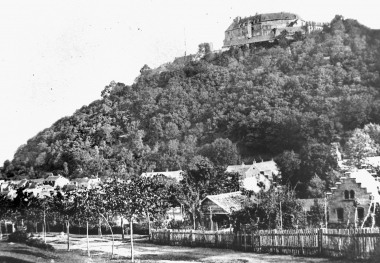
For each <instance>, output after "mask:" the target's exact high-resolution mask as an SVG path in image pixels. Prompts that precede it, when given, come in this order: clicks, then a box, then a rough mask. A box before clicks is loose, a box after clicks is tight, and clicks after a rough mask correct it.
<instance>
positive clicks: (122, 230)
mask: <svg viewBox="0 0 380 263" xmlns="http://www.w3.org/2000/svg"><path fill="white" fill-rule="evenodd" d="M121 240H124V222H123V217H121Z"/></svg>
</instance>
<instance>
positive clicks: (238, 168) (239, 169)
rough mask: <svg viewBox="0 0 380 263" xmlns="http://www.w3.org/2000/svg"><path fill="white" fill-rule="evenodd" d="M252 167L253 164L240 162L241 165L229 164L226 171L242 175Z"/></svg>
mask: <svg viewBox="0 0 380 263" xmlns="http://www.w3.org/2000/svg"><path fill="white" fill-rule="evenodd" d="M251 167H252V165H251V164H250V165H247V164H244V163H243V164H239V165H229V166H227V169H226V172H229V173H238V174H240V175H245V173H246V172H247V171H248V170H249V169H250V168H251Z"/></svg>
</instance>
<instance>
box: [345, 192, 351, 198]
mask: <svg viewBox="0 0 380 263" xmlns="http://www.w3.org/2000/svg"><path fill="white" fill-rule="evenodd" d="M344 199H350V192H349V191H348V190H345V191H344Z"/></svg>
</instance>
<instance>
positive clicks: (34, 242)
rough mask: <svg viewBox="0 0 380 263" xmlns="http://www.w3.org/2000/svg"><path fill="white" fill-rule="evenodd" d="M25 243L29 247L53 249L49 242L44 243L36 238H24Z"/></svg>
mask: <svg viewBox="0 0 380 263" xmlns="http://www.w3.org/2000/svg"><path fill="white" fill-rule="evenodd" d="M25 244H27V245H28V246H31V247H37V248H41V249H44V250H47V251H55V249H54V247H53V246H52V245H51V244H46V243H45V242H44V241H43V240H41V239H38V238H29V239H27V240H26V242H25Z"/></svg>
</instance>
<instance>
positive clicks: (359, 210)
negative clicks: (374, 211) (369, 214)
mask: <svg viewBox="0 0 380 263" xmlns="http://www.w3.org/2000/svg"><path fill="white" fill-rule="evenodd" d="M363 218H364V208H363V207H358V219H363Z"/></svg>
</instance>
